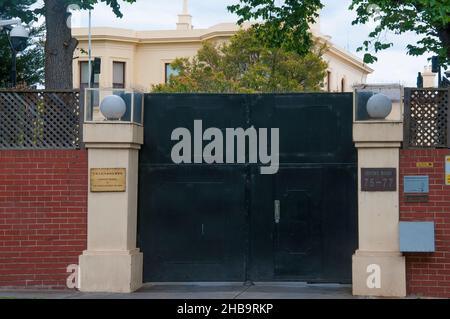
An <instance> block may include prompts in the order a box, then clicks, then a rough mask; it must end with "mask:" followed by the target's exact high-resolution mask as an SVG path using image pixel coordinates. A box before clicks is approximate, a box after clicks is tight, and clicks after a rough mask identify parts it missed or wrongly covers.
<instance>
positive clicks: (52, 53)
mask: <svg viewBox="0 0 450 319" xmlns="http://www.w3.org/2000/svg"><path fill="white" fill-rule="evenodd" d="M123 1H125V2H128V3H134V2H136V0H123ZM36 2H38V1H37V0H0V7H2V6H3V7H4V8H6V9H8V11H9V12H10V15H11V16H18V17H20V18H22V20H24V21H25V22H30V21H31V20H32V19H34V20H37V18H38V17H39V16H44V17H45V26H46V41H45V86H46V88H47V89H71V88H72V87H73V70H72V60H73V54H74V51H75V49H76V47H77V45H78V41H77V40H76V39H75V38H73V37H72V31H71V29H70V27H69V26H68V24H67V20H68V18H69V17H70V12H69V10H68V9H69V6H70V5H77V6H78V7H79V8H81V9H93V6H94V5H95V4H97V3H99V2H104V3H106V4H107V5H109V6H110V7H111V8H112V10H113V12H114V13H115V14H116V15H117V16H118V17H122V13H121V11H120V3H119V0H44V4H43V6H42V7H40V8H37V9H33V8H32V7H31V5H32V4H35V3H36ZM12 13H14V14H12Z"/></svg>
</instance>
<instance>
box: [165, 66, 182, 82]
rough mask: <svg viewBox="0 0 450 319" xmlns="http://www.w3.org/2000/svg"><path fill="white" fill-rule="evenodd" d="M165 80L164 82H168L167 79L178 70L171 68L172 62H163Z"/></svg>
mask: <svg viewBox="0 0 450 319" xmlns="http://www.w3.org/2000/svg"><path fill="white" fill-rule="evenodd" d="M165 74H166V75H165V82H166V84H167V83H169V80H170V78H171V77H172V76H177V75H178V74H179V72H178V70H174V69H173V68H172V64H171V63H166V64H165Z"/></svg>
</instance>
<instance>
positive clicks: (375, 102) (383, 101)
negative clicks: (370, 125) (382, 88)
mask: <svg viewBox="0 0 450 319" xmlns="http://www.w3.org/2000/svg"><path fill="white" fill-rule="evenodd" d="M391 112H392V101H391V99H390V98H388V97H387V96H386V95H384V94H381V93H378V94H375V95H374V96H372V97H371V98H370V99H369V101H368V102H367V113H369V116H370V117H371V118H373V119H385V118H386V117H387V116H388V115H389V114H391Z"/></svg>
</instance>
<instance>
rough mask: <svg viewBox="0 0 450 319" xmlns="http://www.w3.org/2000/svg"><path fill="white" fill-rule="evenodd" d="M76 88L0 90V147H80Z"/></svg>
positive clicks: (79, 112) (79, 114) (79, 117)
mask: <svg viewBox="0 0 450 319" xmlns="http://www.w3.org/2000/svg"><path fill="white" fill-rule="evenodd" d="M81 119H82V117H81V107H80V94H79V92H77V91H59V92H52V91H0V149H77V148H80V146H81V128H82V122H81Z"/></svg>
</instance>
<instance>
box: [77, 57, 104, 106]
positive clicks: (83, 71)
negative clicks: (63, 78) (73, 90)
mask: <svg viewBox="0 0 450 319" xmlns="http://www.w3.org/2000/svg"><path fill="white" fill-rule="evenodd" d="M99 83H100V74H95V76H94V83H93V84H92V88H93V89H98V88H99V87H100V85H99ZM88 87H89V62H88V61H83V62H80V90H82V91H84V90H85V89H86V88H88ZM93 97H94V101H93V103H94V105H99V94H98V92H94V94H93Z"/></svg>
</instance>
